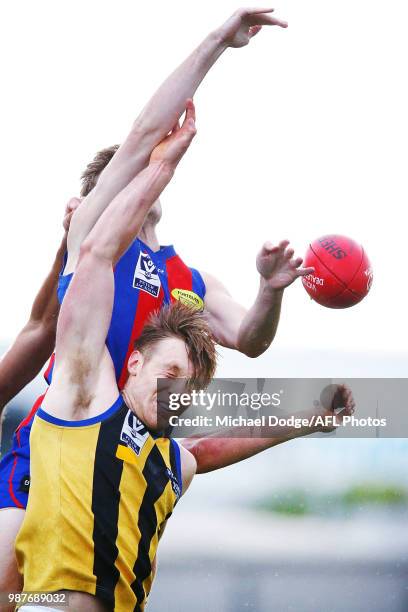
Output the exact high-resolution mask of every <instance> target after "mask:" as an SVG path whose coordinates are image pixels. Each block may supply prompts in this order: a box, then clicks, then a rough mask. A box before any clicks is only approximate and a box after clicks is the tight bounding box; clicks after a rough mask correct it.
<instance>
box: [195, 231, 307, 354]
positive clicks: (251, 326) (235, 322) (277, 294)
mask: <svg viewBox="0 0 408 612" xmlns="http://www.w3.org/2000/svg"><path fill="white" fill-rule="evenodd" d="M302 261H303V260H302V258H301V257H294V250H293V249H292V248H290V247H289V241H288V240H282V241H281V242H280V243H279V244H278V245H275V246H274V245H273V244H271V243H270V242H266V243H265V244H264V245H263V247H262V249H261V251H260V252H259V254H258V256H257V260H256V267H257V270H258V272H259V276H260V278H259V291H258V295H257V297H256V300H255V302H254V304H253V305H252V307H251V308H250V309H249V310H247V309H245V308H244V307H243V306H241V305H240V304H238V303H237V302H236V301H235V300H234V299H233V298H232V297H231V295H230V294H229V293H228V291H227V290H226V288H225V287H224V286H223V284H222V283H221V282H220V281H218V280H217V279H216V278H214V277H213V276H211V275H209V274H203V278H204V280H205V283H206V289H207V290H206V296H205V307H206V310H207V312H208V317H209V322H210V325H211V329H212V330H213V333H214V336H215V338H216V340H217V342H219V344H221V345H223V346H225V347H227V348H232V349H237V350H239V351H240V352H241V353H245V355H247V356H248V357H258V356H259V355H261V354H262V353H263V352H264V351H266V349H267V348H268V347H269V346H270V344H271V342H272V341H273V339H274V337H275V334H276V330H277V327H278V323H279V317H280V310H281V304H282V297H283V292H284V290H285V288H286V287H288V286H289V285H291V284H292V283H293V282H294V281H295V280H296V279H297V278H299V277H302V276H306V275H307V274H310V273H312V272H313V268H310V267H309V268H303V267H302Z"/></svg>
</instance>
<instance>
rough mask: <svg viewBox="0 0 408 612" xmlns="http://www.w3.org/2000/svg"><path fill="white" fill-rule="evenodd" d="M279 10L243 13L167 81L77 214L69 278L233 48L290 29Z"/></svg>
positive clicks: (208, 40)
mask: <svg viewBox="0 0 408 612" xmlns="http://www.w3.org/2000/svg"><path fill="white" fill-rule="evenodd" d="M272 10H273V9H254V8H251V9H239V10H238V11H236V12H235V13H234V14H233V15H232V17H230V19H228V21H227V22H226V23H224V24H223V25H222V26H221V27H219V28H217V29H216V30H215V31H214V32H211V33H210V34H209V35H208V36H207V37H206V38H205V40H204V41H203V42H202V43H201V44H200V45H199V46H198V47H197V49H195V51H193V53H192V54H191V55H190V56H189V57H188V58H187V59H186V60H185V61H184V62H183V63H182V64H181V65H180V66H179V67H178V68H177V69H176V70H175V71H174V72H173V73H172V74H171V75H170V76H169V77H168V78H167V79H166V80H165V81H164V83H163V84H162V85H161V86H160V87H159V89H158V90H157V92H156V93H155V94H154V95H153V97H152V98H151V99H150V101H149V102H148V103H147V105H146V107H145V108H144V109H143V111H142V112H141V114H140V115H139V117H138V118H137V119H136V121H135V122H134V124H133V126H132V129H131V131H130V133H129V135H128V136H127V138H126V140H125V141H124V142H123V144H122V145H121V146H120V148H119V149H118V151H117V152H116V153H115V155H114V156H113V158H112V160H111V162H110V163H109V164H108V166H107V167H106V168H105V170H104V171H103V172H102V174H101V176H100V177H99V180H98V183H97V185H96V187H95V188H94V189H93V190H92V192H91V193H90V194H89V195H88V196H87V197H86V198H85V202H84V205H83V206H81V207H80V208H79V209H78V211H77V213H76V214H75V216H74V218H73V222H72V226H73V231H71V232H70V237H69V242H68V253H69V258H68V262H67V266H66V273H67V274H68V273H70V272H73V271H74V269H75V266H76V261H77V259H78V255H79V249H80V247H81V244H82V241H83V240H84V239H85V238H86V236H87V235H88V233H89V232H90V230H91V229H92V227H93V226H94V224H95V223H96V221H97V219H98V218H99V217H100V215H101V214H102V212H103V211H104V210H105V208H106V207H107V206H108V204H109V203H110V202H111V201H112V200H113V198H114V197H115V196H116V195H117V194H118V193H119V192H120V191H121V190H122V189H123V188H124V187H125V186H126V185H127V184H128V183H129V182H130V181H131V180H132V178H133V177H134V176H136V175H137V174H138V173H139V172H140V171H141V170H142V169H143V168H144V167H145V166H146V165H147V163H148V161H149V157H150V154H151V152H152V150H153V148H154V147H155V146H156V145H157V144H158V143H159V142H161V140H162V139H163V138H164V137H165V136H166V135H167V134H168V133H169V131H170V130H171V129H172V126H173V125H174V124H175V122H176V121H177V119H178V118H179V117H180V115H181V113H182V112H183V109H184V105H185V101H186V100H187V99H189V98H193V96H194V94H195V92H196V90H197V88H198V87H199V85H200V83H201V82H202V81H203V79H204V77H205V76H206V74H207V73H208V71H209V70H210V68H211V67H212V66H213V65H214V63H215V62H216V61H217V59H218V58H219V57H220V56H221V55H222V53H223V52H224V51H225V50H226V49H227V48H228V47H243V46H245V45H247V44H248V43H249V41H250V40H251V38H253V36H255V34H257V33H258V32H259V31H260V29H261V28H262V26H267V25H268V26H280V27H286V25H287V24H286V22H283V21H280V20H279V19H276V18H275V17H273V15H272Z"/></svg>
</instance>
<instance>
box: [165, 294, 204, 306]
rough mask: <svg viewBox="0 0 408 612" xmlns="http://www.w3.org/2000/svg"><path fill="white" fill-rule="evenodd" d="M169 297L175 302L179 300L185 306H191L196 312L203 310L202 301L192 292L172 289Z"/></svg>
mask: <svg viewBox="0 0 408 612" xmlns="http://www.w3.org/2000/svg"><path fill="white" fill-rule="evenodd" d="M171 295H172V297H173V298H174V299H175V300H179V301H180V302H181V303H182V304H185V305H186V306H191V307H192V308H196V309H197V310H202V309H203V308H204V302H203V300H202V299H201V298H200V296H199V295H197V294H196V293H194V291H188V289H173V291H172V292H171Z"/></svg>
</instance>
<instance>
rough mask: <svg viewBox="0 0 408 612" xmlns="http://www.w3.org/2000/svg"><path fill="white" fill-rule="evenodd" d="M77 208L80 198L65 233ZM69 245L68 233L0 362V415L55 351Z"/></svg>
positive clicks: (69, 211)
mask: <svg viewBox="0 0 408 612" xmlns="http://www.w3.org/2000/svg"><path fill="white" fill-rule="evenodd" d="M77 205H78V200H77V198H73V199H72V200H70V201H69V202H68V204H67V206H66V208H65V213H64V221H63V225H64V229H65V232H67V231H68V228H69V223H70V220H71V217H72V214H73V211H74V210H75V208H76V207H77ZM66 244H67V240H66V233H65V234H64V236H63V238H62V241H61V244H60V246H59V248H58V250H57V253H56V255H55V258H54V261H53V264H52V267H51V270H50V272H49V273H48V275H47V277H46V279H45V280H44V282H43V284H42V286H41V288H40V290H39V292H38V294H37V296H36V298H35V300H34V303H33V305H32V308H31V313H30V317H29V320H28V321H27V323H26V325H25V326H24V327H23V329H22V330H21V331H20V333H19V334H18V336H17V338H16V339H15V340H14V342H13V344H12V345H11V347H10V348H9V350H8V351H7V353H6V354H5V355H4V356H3V358H2V360H1V361H0V413H1V411H2V409H3V408H4V406H5V405H6V404H7V403H8V402H9V401H10V400H11V399H12V398H13V397H14V396H15V395H16V394H17V393H19V391H21V390H22V389H23V388H24V387H25V386H26V385H27V384H28V383H29V382H31V381H32V380H33V378H34V377H35V376H36V375H37V374H38V372H39V371H40V370H41V368H42V367H43V365H44V363H45V362H46V361H47V359H48V358H49V356H50V355H51V353H52V351H53V349H54V345H55V331H56V328H57V318H58V312H59V303H58V300H57V285H58V276H59V273H60V271H61V268H62V265H63V259H64V255H65V251H66Z"/></svg>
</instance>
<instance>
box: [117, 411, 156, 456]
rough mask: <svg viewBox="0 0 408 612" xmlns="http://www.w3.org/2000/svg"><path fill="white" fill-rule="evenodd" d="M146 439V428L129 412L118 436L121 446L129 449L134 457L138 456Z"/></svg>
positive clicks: (147, 433) (147, 435)
mask: <svg viewBox="0 0 408 612" xmlns="http://www.w3.org/2000/svg"><path fill="white" fill-rule="evenodd" d="M148 437H149V432H148V431H147V429H146V427H145V426H144V425H143V423H142V422H141V421H139V419H138V418H137V416H135V415H134V414H133V412H131V411H130V410H129V412H128V413H127V416H126V419H125V422H124V423H123V427H122V431H121V434H120V441H121V442H122V444H125V445H126V446H127V447H128V448H131V449H132V451H133V452H134V453H136V455H140V452H141V450H142V448H143V447H144V445H145V444H146V440H147V439H148Z"/></svg>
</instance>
